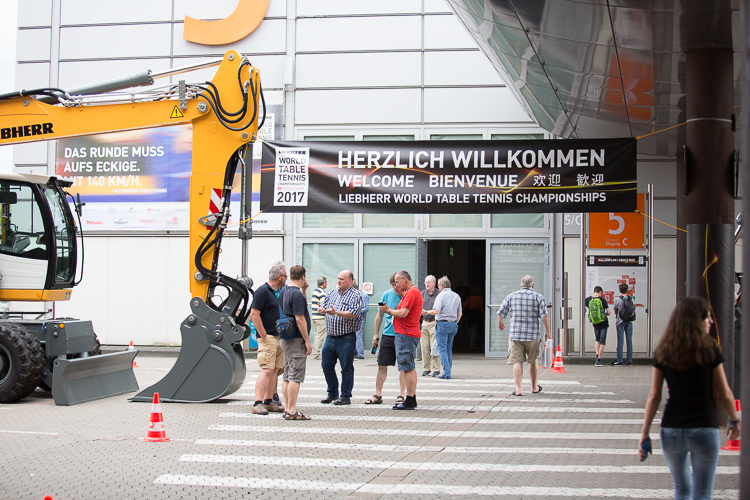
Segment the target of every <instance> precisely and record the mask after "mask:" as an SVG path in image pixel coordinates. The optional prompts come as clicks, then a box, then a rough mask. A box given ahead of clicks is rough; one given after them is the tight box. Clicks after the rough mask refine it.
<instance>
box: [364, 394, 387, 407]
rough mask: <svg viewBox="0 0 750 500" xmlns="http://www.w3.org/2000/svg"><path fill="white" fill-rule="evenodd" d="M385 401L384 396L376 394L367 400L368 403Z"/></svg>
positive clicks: (373, 403)
mask: <svg viewBox="0 0 750 500" xmlns="http://www.w3.org/2000/svg"><path fill="white" fill-rule="evenodd" d="M382 402H383V396H378V395H376V394H373V395H372V397H371V398H370V399H368V400H367V401H365V404H366V405H379V404H381V403H382Z"/></svg>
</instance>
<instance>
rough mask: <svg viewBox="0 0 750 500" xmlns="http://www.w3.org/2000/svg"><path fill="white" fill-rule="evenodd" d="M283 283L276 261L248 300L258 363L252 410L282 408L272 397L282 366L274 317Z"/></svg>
mask: <svg viewBox="0 0 750 500" xmlns="http://www.w3.org/2000/svg"><path fill="white" fill-rule="evenodd" d="M284 284H286V267H285V266H284V264H283V263H282V262H277V263H276V264H274V265H273V267H271V269H270V270H269V271H268V282H267V283H264V284H263V285H262V286H260V287H258V289H257V290H256V291H255V294H254V295H253V302H252V304H250V318H251V319H252V322H253V325H254V326H255V331H256V332H257V333H258V337H257V340H258V355H257V357H258V365H260V373H259V374H258V378H257V379H256V380H255V404H254V405H253V410H252V412H253V413H255V414H256V415H268V412H269V411H272V412H283V411H284V407H283V406H281V405H280V404H279V403H277V402H275V401H274V400H273V395H274V394H275V393H276V384H277V383H278V377H279V371H280V370H282V369H283V368H284V352H283V351H282V350H281V346H280V345H279V334H278V333H276V321H277V320H278V319H279V295H280V293H281V288H282V287H283V286H284Z"/></svg>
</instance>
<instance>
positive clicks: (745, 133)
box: [735, 1, 750, 498]
mask: <svg viewBox="0 0 750 500" xmlns="http://www.w3.org/2000/svg"><path fill="white" fill-rule="evenodd" d="M740 17H741V18H742V37H741V44H740V52H741V55H742V81H743V82H745V84H744V85H743V86H742V97H741V100H742V101H741V102H742V103H744V106H743V107H742V108H741V110H740V113H741V118H740V123H742V124H743V127H742V128H741V137H742V139H741V143H740V147H741V148H742V152H743V153H744V154H743V155H742V156H741V158H742V164H741V168H742V169H743V172H742V175H743V179H742V213H743V216H744V218H745V220H748V219H749V218H750V175H748V165H749V164H750V163H749V162H750V157H749V156H748V153H750V128H748V125H749V124H750V105H748V104H749V103H750V85H747V82H750V2H747V1H744V2H740ZM749 226H750V224H749ZM743 231H744V230H743ZM745 235H750V231H744V234H743V237H742V239H743V242H744V240H748V241H750V238H748V237H747V236H745ZM742 272H743V277H744V276H745V275H747V274H748V273H750V243H749V244H745V245H743V246H742ZM746 283H747V282H746ZM748 290H750V288H745V292H744V293H743V295H746V294H748ZM746 297H747V295H746ZM742 317H743V318H744V321H742V351H741V357H740V358H741V363H740V364H742V365H744V364H747V363H748V361H750V300H747V298H745V299H742ZM741 377H742V387H741V389H740V390H741V391H742V395H741V397H740V399H741V400H742V402H743V403H745V404H746V405H748V404H750V368H748V369H745V371H744V373H742V375H741ZM735 397H737V394H736V393H735ZM742 439H743V440H744V442H745V446H744V447H743V448H742V452H741V453H742V455H741V456H740V495H739V498H750V446H748V444H750V425H745V426H743V427H742Z"/></svg>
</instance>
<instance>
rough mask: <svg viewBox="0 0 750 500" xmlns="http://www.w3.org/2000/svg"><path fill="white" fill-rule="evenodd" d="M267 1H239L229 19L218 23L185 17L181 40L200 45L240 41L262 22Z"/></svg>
mask: <svg viewBox="0 0 750 500" xmlns="http://www.w3.org/2000/svg"><path fill="white" fill-rule="evenodd" d="M269 1H270V0H240V2H239V4H238V5H237V8H236V9H235V10H234V12H233V13H232V14H230V15H229V17H226V18H224V19H219V20H218V21H202V20H200V19H193V18H192V17H189V16H185V27H184V30H183V33H182V38H184V39H185V40H187V41H188V42H194V43H200V44H202V45H226V44H228V43H234V42H236V41H238V40H242V39H243V38H245V37H246V36H247V35H249V34H250V33H252V32H253V31H255V30H256V29H257V28H258V26H260V23H261V22H263V18H264V17H265V16H266V11H267V10H268V2H269Z"/></svg>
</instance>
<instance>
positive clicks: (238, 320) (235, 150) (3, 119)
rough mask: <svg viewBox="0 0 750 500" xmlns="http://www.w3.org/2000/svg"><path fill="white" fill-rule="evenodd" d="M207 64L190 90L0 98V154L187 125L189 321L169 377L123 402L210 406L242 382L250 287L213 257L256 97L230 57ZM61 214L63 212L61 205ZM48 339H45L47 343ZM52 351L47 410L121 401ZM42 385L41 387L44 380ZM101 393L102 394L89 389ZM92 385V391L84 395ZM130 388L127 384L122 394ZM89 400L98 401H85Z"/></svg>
mask: <svg viewBox="0 0 750 500" xmlns="http://www.w3.org/2000/svg"><path fill="white" fill-rule="evenodd" d="M217 64H218V65H219V68H218V70H217V72H216V75H215V76H214V78H213V79H212V80H211V81H210V82H203V83H199V84H186V83H184V82H183V81H180V82H179V84H176V85H175V84H170V85H166V86H164V87H161V88H156V89H155V90H148V91H137V92H136V91H134V90H133V91H130V92H129V93H119V94H117V93H115V92H113V91H114V90H117V89H118V88H120V89H121V88H130V87H133V86H134V85H143V84H148V83H151V81H152V80H151V75H150V74H145V76H144V75H142V76H141V77H139V78H138V79H136V80H128V81H126V82H124V83H123V82H119V83H118V82H112V83H109V84H103V85H101V86H94V87H89V88H87V89H84V90H81V91H78V92H75V91H72V92H69V93H68V92H64V91H62V90H60V89H36V90H29V91H21V92H17V93H13V94H5V95H0V145H4V144H21V143H26V142H37V141H48V140H53V139H63V138H69V137H78V136H86V135H93V134H102V133H108V132H120V131H127V130H137V129H146V128H154V127H164V126H172V125H178V124H188V123H190V124H192V133H193V141H192V146H193V151H192V171H191V178H190V260H189V268H188V269H189V272H190V291H191V295H192V297H193V298H192V299H191V301H190V307H191V311H192V313H191V314H190V315H189V316H188V317H187V318H186V319H185V321H183V323H182V325H181V328H180V329H181V335H182V348H181V351H180V355H179V357H178V359H177V362H176V363H175V365H174V367H173V369H172V370H171V371H170V372H169V373H168V374H167V376H166V377H164V379H162V380H161V381H160V382H158V383H157V384H155V385H153V386H151V387H150V388H148V389H146V390H144V391H141V392H140V393H139V394H137V395H136V396H135V397H134V398H133V400H135V401H148V402H150V401H151V400H152V397H153V394H154V393H155V392H158V393H159V394H160V399H161V400H162V401H164V402H206V401H213V400H215V399H217V398H219V397H221V396H224V395H226V394H230V393H232V392H234V391H236V390H237V389H238V388H239V387H240V386H241V385H242V383H243V381H244V377H245V362H244V355H243V352H242V346H241V341H242V340H243V339H245V338H247V337H248V336H249V333H250V330H249V328H248V327H247V325H246V323H247V319H248V316H249V313H250V293H252V288H251V287H252V280H250V279H249V278H247V277H240V278H231V277H229V276H226V275H223V274H222V273H220V272H219V271H218V258H219V252H220V247H221V240H222V238H223V236H224V231H225V229H226V225H227V223H228V221H229V201H230V197H231V190H232V181H233V179H234V175H235V172H236V171H237V169H238V168H240V167H244V164H245V159H246V158H247V157H248V154H249V152H250V150H251V147H252V142H254V141H255V139H256V136H257V131H258V117H259V115H260V114H261V113H260V112H259V107H260V103H261V102H262V99H263V97H262V91H261V85H260V75H259V72H258V70H257V69H255V68H254V67H253V66H252V65H251V64H250V63H249V61H248V60H247V59H246V58H244V57H241V56H240V55H239V54H237V53H236V52H234V51H230V52H227V53H226V54H225V55H224V57H223V59H222V60H221V61H220V62H217ZM178 71H179V70H173V71H171V72H166V73H164V74H162V75H159V76H166V75H169V74H174V73H176V72H178ZM264 113H265V112H264V111H263V115H264ZM51 179H52V181H50V182H53V183H54V182H57V183H60V182H61V181H59V180H56V179H55V178H54V177H52V178H51ZM215 190H220V191H221V193H222V194H221V207H220V210H219V213H218V214H216V215H215V216H213V217H209V218H207V217H205V216H206V214H207V213H208V210H209V204H210V199H211V194H212V193H213V192H214V191H215ZM9 200H10V198H9ZM0 201H1V200H0ZM10 201H11V202H14V201H15V200H10ZM63 205H64V206H65V209H68V211H69V208H68V207H67V204H64V203H63ZM217 287H222V288H224V289H226V290H227V291H228V294H227V297H226V298H223V299H222V300H221V302H220V303H218V304H217V303H215V300H214V299H215V295H214V290H215V289H216V288H217ZM22 292H23V291H20V290H19V293H18V295H17V296H13V294H12V293H11V294H10V295H8V294H7V293H6V294H4V295H3V300H27V299H26V298H24V297H27V296H28V294H26V295H24V293H22ZM56 292H57V293H56V294H54V295H52V294H49V293H44V294H39V297H48V299H49V298H50V297H54V298H52V299H51V300H55V299H56V298H59V299H61V300H66V299H67V298H68V297H69V296H70V290H64V291H63V293H60V291H56ZM87 323H88V324H89V325H90V322H87ZM67 325H68V327H69V328H70V326H71V325H72V323H71V322H70V321H68V322H67ZM60 327H63V324H62V323H61V324H60ZM89 329H90V327H86V328H84V330H85V331H82V333H80V335H79V336H78V337H79V338H89V337H91V336H93V338H94V339H95V335H93V331H91V334H90V335H89V333H88V332H89ZM9 335H10V334H9ZM24 335H26V334H24ZM35 335H36V337H39V340H40V342H41V343H42V344H43V345H45V346H46V349H47V351H50V350H51V349H52V345H53V339H52V337H50V338H49V339H46V340H45V335H46V332H45V327H43V326H42V327H40V328H39V331H38V332H36V333H35ZM57 338H58V335H55V341H56V339H57ZM71 339H72V337H71ZM66 340H67V337H66ZM68 344H70V342H68ZM57 345H58V347H56V349H57V351H56V352H55V353H54V355H51V356H50V357H49V358H48V362H47V368H48V371H46V372H45V374H47V373H50V374H51V372H52V370H53V368H54V370H55V374H54V380H53V381H52V382H53V383H52V384H50V385H52V390H53V395H54V396H55V401H56V402H58V395H60V394H62V393H65V396H64V399H63V402H62V403H58V404H75V403H77V402H83V401H86V400H90V399H98V398H99V397H106V396H107V395H114V394H122V393H123V392H128V391H127V390H123V387H124V386H125V385H127V383H126V382H124V381H123V380H122V379H121V378H117V379H116V380H114V381H111V380H109V379H107V375H106V372H107V371H113V370H111V369H110V370H108V368H107V366H105V363H106V360H102V361H99V362H97V363H94V362H86V361H85V359H71V354H70V353H71V348H70V347H69V345H67V346H63V347H59V343H58V344H57ZM78 350H79V351H80V349H78ZM72 352H76V351H72ZM131 352H132V351H131ZM66 353H67V354H66ZM48 354H49V353H48ZM72 357H75V356H72ZM96 357H97V358H104V356H96ZM131 357H132V356H131ZM88 359H92V358H88ZM130 361H132V359H131V360H130ZM128 362H129V361H128ZM120 364H122V363H120ZM125 364H127V363H125ZM115 371H116V370H115ZM120 371H122V370H120ZM61 372H62V373H61ZM91 373H93V375H91ZM32 375H33V374H32ZM58 375H59V376H58ZM130 375H131V376H132V371H131V374H130ZM45 377H46V375H45ZM86 377H89V378H86ZM118 377H119V376H118ZM44 381H45V382H49V381H51V377H50V378H45V379H44ZM107 384H111V386H112V387H110V388H105V389H99V388H98V386H99V385H107ZM26 386H29V384H25V386H24V387H22V389H23V391H26V390H27V387H26ZM95 386H96V390H94V389H92V388H93V387H95ZM31 387H33V384H32V385H31ZM136 389H137V385H136V386H135V389H129V390H136ZM92 391H93V392H97V391H99V393H97V394H94V395H93V397H92V395H91V394H90V392H92ZM61 397H62V396H61Z"/></svg>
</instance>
